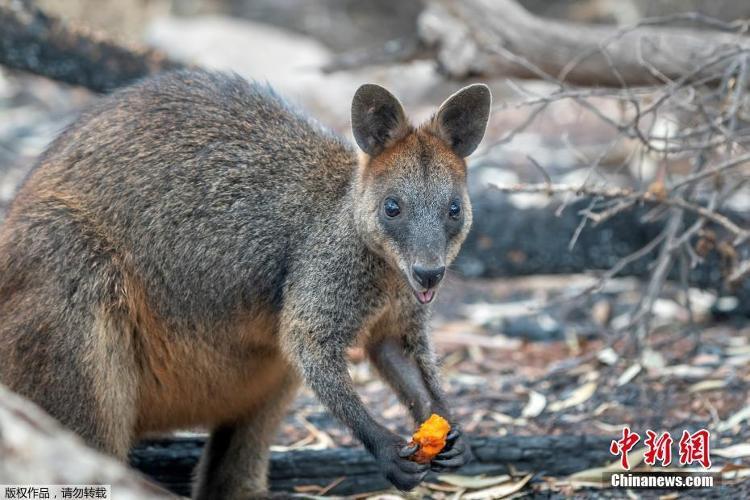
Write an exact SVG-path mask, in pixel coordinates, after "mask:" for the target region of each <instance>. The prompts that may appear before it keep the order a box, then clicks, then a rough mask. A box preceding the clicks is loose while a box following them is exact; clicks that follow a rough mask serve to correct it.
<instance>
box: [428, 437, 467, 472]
mask: <svg viewBox="0 0 750 500" xmlns="http://www.w3.org/2000/svg"><path fill="white" fill-rule="evenodd" d="M471 458H472V455H471V448H470V447H469V445H468V444H466V440H465V439H464V438H463V435H462V434H461V429H460V428H459V427H456V426H454V427H453V429H452V430H451V431H450V433H448V437H447V438H446V442H445V448H443V451H441V452H440V453H438V455H437V456H436V457H435V458H433V459H432V462H430V469H431V470H432V471H433V472H450V471H453V470H455V469H458V468H459V467H463V466H464V465H466V464H467V463H469V462H471Z"/></svg>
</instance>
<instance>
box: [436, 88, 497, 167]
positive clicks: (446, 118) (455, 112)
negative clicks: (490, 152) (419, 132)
mask: <svg viewBox="0 0 750 500" xmlns="http://www.w3.org/2000/svg"><path fill="white" fill-rule="evenodd" d="M491 106H492V94H490V89H489V87H487V85H484V84H483V83H476V84H474V85H469V86H468V87H464V88H462V89H461V90H459V91H458V92H456V93H455V94H453V95H452V96H450V97H449V98H448V99H446V100H445V102H444V103H443V104H442V105H441V106H440V109H438V112H437V113H436V114H435V116H434V117H433V118H432V122H431V123H430V127H431V128H432V130H433V132H435V133H436V134H437V135H438V136H439V137H441V138H442V139H443V140H444V141H445V142H447V143H448V145H449V146H450V147H451V149H453V151H454V152H455V153H456V154H457V155H458V156H460V157H462V158H465V157H467V156H469V155H470V154H471V153H473V152H474V150H475V149H477V146H479V143H480V142H482V137H484V130H485V128H487V120H488V119H489V117H490V107H491Z"/></svg>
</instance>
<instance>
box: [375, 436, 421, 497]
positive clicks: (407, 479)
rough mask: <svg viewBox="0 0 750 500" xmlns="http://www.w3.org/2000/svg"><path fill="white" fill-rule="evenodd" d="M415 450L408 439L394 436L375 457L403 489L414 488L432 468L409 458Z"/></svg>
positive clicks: (394, 481) (388, 475)
mask: <svg viewBox="0 0 750 500" xmlns="http://www.w3.org/2000/svg"><path fill="white" fill-rule="evenodd" d="M415 451H416V447H415V446H409V445H407V444H406V441H404V440H403V439H401V438H400V437H398V436H394V437H393V438H392V439H391V440H390V441H389V442H387V443H383V445H382V446H380V447H379V448H378V450H377V452H376V456H375V458H376V460H377V461H378V465H379V466H380V470H381V471H383V474H384V475H385V477H386V479H388V481H390V482H391V484H393V486H395V487H396V488H398V489H399V490H401V491H409V490H413V489H414V488H415V487H417V485H419V483H421V482H422V480H424V478H425V476H426V475H427V472H429V470H430V464H419V463H417V462H414V461H412V460H410V459H409V457H410V456H411V455H412V454H414V452H415Z"/></svg>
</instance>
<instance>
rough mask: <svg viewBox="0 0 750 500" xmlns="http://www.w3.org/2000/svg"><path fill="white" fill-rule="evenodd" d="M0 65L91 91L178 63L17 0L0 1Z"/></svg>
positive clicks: (123, 82)
mask: <svg viewBox="0 0 750 500" xmlns="http://www.w3.org/2000/svg"><path fill="white" fill-rule="evenodd" d="M0 64H2V65H4V66H6V67H8V68H11V69H17V70H23V71H28V72H31V73H34V74H37V75H41V76H45V77H47V78H51V79H53V80H58V81H61V82H65V83H70V84H73V85H80V86H83V87H86V88H88V89H90V90H93V91H95V92H109V91H111V90H114V89H116V88H118V87H122V86H124V85H127V84H129V83H132V82H134V81H135V80H138V79H140V78H143V77H145V76H147V75H150V74H154V73H158V72H161V71H165V70H170V69H177V68H180V67H182V65H181V64H180V63H177V62H175V61H172V60H170V59H168V58H167V57H166V56H165V55H164V54H162V53H161V52H159V51H155V50H151V49H146V48H141V47H135V46H130V47H128V46H124V45H120V44H117V43H115V42H112V41H110V40H108V39H106V38H105V37H104V36H102V35H100V34H96V33H93V32H90V31H87V30H84V29H81V28H76V27H74V26H71V25H69V24H66V23H64V22H63V21H61V20H60V19H58V18H56V17H53V16H49V15H47V14H45V13H44V12H42V11H41V10H39V9H38V8H36V7H35V6H34V5H33V4H32V3H31V2H28V1H21V0H0Z"/></svg>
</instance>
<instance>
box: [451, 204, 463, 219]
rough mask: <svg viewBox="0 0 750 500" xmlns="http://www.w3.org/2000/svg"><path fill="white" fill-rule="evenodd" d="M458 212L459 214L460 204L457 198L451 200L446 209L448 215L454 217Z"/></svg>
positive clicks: (456, 216)
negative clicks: (449, 205)
mask: <svg viewBox="0 0 750 500" xmlns="http://www.w3.org/2000/svg"><path fill="white" fill-rule="evenodd" d="M460 214H461V205H460V204H459V203H458V200H453V201H452V202H451V207H450V208H449V209H448V215H450V216H451V217H453V218H454V219H456V218H458V216H459V215H460Z"/></svg>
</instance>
